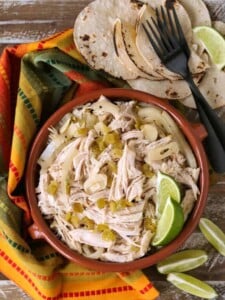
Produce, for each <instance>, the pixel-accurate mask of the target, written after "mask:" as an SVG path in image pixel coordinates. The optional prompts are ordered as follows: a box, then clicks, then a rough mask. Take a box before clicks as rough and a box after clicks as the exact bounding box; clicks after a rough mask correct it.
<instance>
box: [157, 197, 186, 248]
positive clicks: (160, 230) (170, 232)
mask: <svg viewBox="0 0 225 300" xmlns="http://www.w3.org/2000/svg"><path fill="white" fill-rule="evenodd" d="M183 225H184V214H183V210H182V208H181V206H180V204H179V203H177V202H176V201H174V200H173V199H172V198H170V197H169V198H168V199H167V200H166V204H165V207H164V209H163V212H162V215H161V217H160V219H159V221H158V224H157V228H156V234H155V236H154V238H153V241H152V245H153V246H164V245H166V244H168V243H169V242H170V241H172V240H173V239H174V238H175V237H176V236H177V235H178V234H179V233H180V231H181V230H182V228H183Z"/></svg>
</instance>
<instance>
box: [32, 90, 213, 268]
mask: <svg viewBox="0 0 225 300" xmlns="http://www.w3.org/2000/svg"><path fill="white" fill-rule="evenodd" d="M100 95H105V96H106V97H109V98H110V99H114V98H117V99H118V97H119V98H120V99H121V100H122V99H123V98H124V99H135V100H137V101H142V102H147V103H150V104H153V105H156V106H158V107H160V108H162V109H164V110H166V111H167V112H168V113H169V114H170V115H171V116H172V117H173V119H174V120H175V121H176V122H177V124H178V126H179V127H180V129H181V130H182V132H183V134H184V135H185V136H186V138H187V140H188V141H189V144H190V145H191V147H192V150H193V152H194V154H195V156H196V159H197V163H198V166H199V167H200V177H199V188H200V195H199V198H198V200H197V202H196V205H195V207H194V208H193V211H192V213H191V214H190V216H189V218H188V220H187V221H186V223H185V226H184V228H183V230H182V232H181V233H180V234H179V236H177V238H176V239H174V240H173V241H172V242H171V243H170V244H168V245H167V246H165V247H163V248H161V249H160V250H157V251H156V252H155V253H153V254H149V255H148V254H147V255H146V256H145V257H143V258H139V259H136V260H134V261H132V262H126V263H111V262H102V261H98V260H94V259H89V258H87V257H85V256H82V255H80V254H78V253H77V252H76V251H74V250H71V249H69V247H68V246H66V245H65V244H64V243H63V242H61V241H60V240H59V239H57V237H56V235H55V234H54V233H53V232H52V231H51V229H50V228H49V226H48V224H47V223H46V221H45V220H44V218H43V216H42V214H41V212H40V210H39V208H38V205H37V201H38V200H37V197H36V194H35V186H36V184H37V176H38V175H37V173H38V172H37V168H38V166H37V159H38V157H39V156H40V154H41V152H42V150H43V149H44V147H45V145H46V142H47V138H48V134H49V132H48V128H49V127H50V126H55V125H56V124H57V123H58V122H59V121H60V119H61V118H62V117H63V116H64V115H65V114H66V113H67V112H69V111H72V109H73V108H74V107H76V106H78V105H82V104H85V103H87V102H90V101H94V100H97V99H98V98H99V96H100ZM205 136H206V132H205V130H204V127H203V126H202V125H201V124H195V125H194V126H193V125H192V124H190V123H189V122H188V121H187V120H186V119H185V118H184V117H183V116H182V115H181V114H180V113H179V112H178V111H177V110H176V109H174V108H173V107H172V106H171V105H170V104H168V102H166V101H165V100H161V99H158V98H156V97H154V96H151V95H149V94H146V93H143V92H139V91H135V90H128V89H113V88H112V89H104V90H98V91H95V92H92V93H89V94H86V95H84V96H81V97H77V98H75V99H74V100H72V101H71V102H69V103H67V104H65V105H64V106H63V107H61V108H60V109H59V110H57V111H56V112H55V113H54V114H53V115H52V116H51V117H50V118H49V119H48V120H47V121H46V123H45V124H44V125H43V127H42V128H41V130H40V131H39V133H38V135H37V136H36V138H35V140H34V143H33V145H32V148H31V151H30V155H29V159H28V164H27V170H26V192H27V199H28V202H29V205H30V208H31V214H32V217H33V220H34V224H35V226H33V228H32V229H33V230H31V231H32V233H33V235H34V236H36V237H37V235H38V234H37V233H39V236H40V237H42V238H44V239H45V240H46V241H47V242H48V243H49V244H51V245H52V247H53V248H55V249H56V250H57V251H58V252H59V253H61V254H62V255H63V256H64V257H66V258H68V259H69V260H71V261H73V262H75V263H78V264H80V265H82V266H84V267H87V268H90V269H95V270H99V271H110V272H112V271H117V272H118V271H121V272H122V271H130V270H135V269H143V268H146V267H149V266H151V265H154V264H156V263H157V262H159V261H161V260H163V259H164V258H166V257H167V256H169V255H170V254H171V253H173V252H175V251H176V250H177V249H178V248H179V247H180V246H181V245H182V244H183V243H184V242H185V240H187V238H188V237H189V236H190V234H191V233H192V232H193V231H194V229H195V228H196V226H197V224H198V222H199V219H200V217H201V215H202V212H203V209H204V207H205V205H206V200H207V194H208V187H209V175H208V164H207V158H206V155H205V152H204V149H203V146H202V143H201V141H202V140H203V139H204V137H205ZM34 228H37V229H38V230H36V232H35V230H34Z"/></svg>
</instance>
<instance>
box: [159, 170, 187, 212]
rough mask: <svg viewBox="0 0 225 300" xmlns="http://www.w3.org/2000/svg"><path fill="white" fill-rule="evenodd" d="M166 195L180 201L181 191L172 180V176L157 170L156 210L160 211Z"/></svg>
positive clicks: (166, 197)
mask: <svg viewBox="0 0 225 300" xmlns="http://www.w3.org/2000/svg"><path fill="white" fill-rule="evenodd" d="M168 197H171V198H172V199H173V200H175V201H177V202H178V203H180V201H181V192H180V188H179V185H178V183H177V182H176V181H175V180H174V178H173V177H171V176H169V175H167V174H164V173H161V172H158V176H157V198H158V201H157V204H158V205H157V212H158V213H159V214H161V213H162V211H163V209H164V206H165V203H166V200H167V199H168Z"/></svg>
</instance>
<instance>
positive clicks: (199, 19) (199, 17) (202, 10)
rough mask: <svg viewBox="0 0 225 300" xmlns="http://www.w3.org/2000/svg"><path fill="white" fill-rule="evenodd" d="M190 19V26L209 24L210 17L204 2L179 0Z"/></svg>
mask: <svg viewBox="0 0 225 300" xmlns="http://www.w3.org/2000/svg"><path fill="white" fill-rule="evenodd" d="M179 2H180V3H181V4H182V6H183V7H184V8H185V10H186V11H187V13H188V16H189V17H190V19H191V24H192V27H196V26H211V25H212V22H211V18H210V14H209V11H208V8H207V7H206V5H205V3H204V2H203V1H202V0H194V1H193V0H179Z"/></svg>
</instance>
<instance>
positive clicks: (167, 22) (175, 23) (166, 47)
mask: <svg viewBox="0 0 225 300" xmlns="http://www.w3.org/2000/svg"><path fill="white" fill-rule="evenodd" d="M146 25H147V26H146ZM146 25H145V24H142V26H143V28H144V31H145V33H146V34H147V36H148V39H149V41H150V42H151V44H152V47H153V48H154V50H155V52H156V53H157V55H158V56H159V57H160V58H161V59H162V58H163V57H164V56H165V55H167V53H168V52H170V54H171V52H172V51H173V50H176V51H178V48H179V49H180V48H181V47H182V48H184V50H185V52H186V54H187V55H188V54H189V48H188V45H187V42H186V40H185V37H184V33H183V30H182V28H181V25H180V22H179V19H178V16H177V13H176V10H175V8H174V6H172V8H168V7H163V6H160V12H159V9H158V8H156V17H155V18H153V17H151V22H150V21H149V20H147V21H146Z"/></svg>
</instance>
